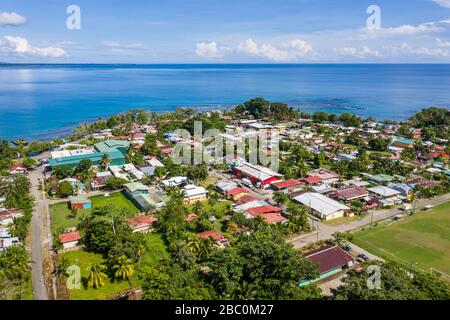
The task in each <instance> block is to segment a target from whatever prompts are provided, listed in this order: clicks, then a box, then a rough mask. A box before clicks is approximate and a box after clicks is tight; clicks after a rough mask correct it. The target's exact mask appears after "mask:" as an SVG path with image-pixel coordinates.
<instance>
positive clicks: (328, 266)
mask: <svg viewBox="0 0 450 320" xmlns="http://www.w3.org/2000/svg"><path fill="white" fill-rule="evenodd" d="M304 256H305V258H306V259H308V260H309V261H311V262H312V263H313V264H315V265H317V266H318V270H317V271H318V272H319V274H320V276H319V277H318V278H317V279H313V280H308V281H303V282H301V283H300V285H306V284H309V283H311V282H314V281H317V280H320V279H323V278H326V277H328V276H331V275H333V274H335V273H338V272H340V271H342V270H343V269H345V268H348V267H351V266H352V265H353V263H354V260H353V258H352V257H351V256H350V255H349V254H348V253H347V252H345V251H344V250H342V249H341V247H339V246H338V245H333V244H330V245H327V246H325V247H322V248H320V249H316V250H312V251H309V252H307V253H305V254H304Z"/></svg>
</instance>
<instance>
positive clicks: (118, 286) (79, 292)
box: [63, 250, 136, 300]
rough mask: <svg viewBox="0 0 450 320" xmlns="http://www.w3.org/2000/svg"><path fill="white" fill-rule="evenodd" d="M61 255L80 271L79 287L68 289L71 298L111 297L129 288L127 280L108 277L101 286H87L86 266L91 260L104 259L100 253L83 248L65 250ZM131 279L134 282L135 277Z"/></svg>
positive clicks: (100, 298)
mask: <svg viewBox="0 0 450 320" xmlns="http://www.w3.org/2000/svg"><path fill="white" fill-rule="evenodd" d="M63 255H64V256H65V257H66V258H68V259H69V261H70V263H71V264H73V265H77V266H78V267H80V271H81V288H80V289H73V290H70V291H69V292H70V298H71V299H73V300H96V299H98V300H103V299H108V298H113V297H114V296H117V295H118V294H119V293H121V292H123V291H126V290H127V289H128V288H130V285H129V283H128V282H127V281H110V280H109V279H107V280H106V281H105V285H104V286H103V287H100V288H98V289H94V288H90V287H87V284H86V281H87V280H86V278H87V276H88V271H87V268H88V267H89V265H90V264H91V263H93V262H98V263H102V262H103V261H104V259H103V257H102V256H101V255H100V254H96V253H92V252H86V251H84V250H78V251H71V252H66V253H63ZM131 281H132V283H133V284H134V283H135V282H136V279H132V280H131Z"/></svg>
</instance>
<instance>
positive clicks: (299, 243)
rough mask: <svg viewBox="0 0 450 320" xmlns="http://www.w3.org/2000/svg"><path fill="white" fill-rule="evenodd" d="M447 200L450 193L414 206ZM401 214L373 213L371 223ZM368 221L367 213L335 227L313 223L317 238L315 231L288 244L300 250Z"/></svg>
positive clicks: (396, 211)
mask: <svg viewBox="0 0 450 320" xmlns="http://www.w3.org/2000/svg"><path fill="white" fill-rule="evenodd" d="M448 200H450V193H447V194H445V195H443V196H440V197H436V198H432V199H422V200H418V201H417V204H416V208H417V210H419V209H421V208H423V207H425V206H427V205H434V204H438V203H441V202H446V201H448ZM401 212H402V211H400V210H399V209H398V208H394V209H388V210H380V211H374V214H373V222H376V221H381V220H385V219H388V218H390V217H393V216H395V215H397V214H399V213H401ZM370 220H371V214H370V213H369V214H368V215H366V216H365V217H363V218H362V219H359V220H355V221H351V222H348V223H343V224H340V225H337V226H331V225H327V224H324V223H322V222H319V221H314V227H315V228H316V230H318V232H319V236H317V231H315V232H312V233H308V234H305V235H301V236H298V237H294V238H292V239H290V240H289V242H290V243H292V244H293V245H294V247H295V248H301V247H304V246H306V245H307V244H309V243H311V242H315V241H317V240H327V239H331V238H332V234H333V233H335V232H346V231H352V230H355V229H358V228H361V227H363V226H366V225H368V224H370ZM355 247H356V246H355ZM359 249H360V250H363V249H361V248H359Z"/></svg>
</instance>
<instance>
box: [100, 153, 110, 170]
mask: <svg viewBox="0 0 450 320" xmlns="http://www.w3.org/2000/svg"><path fill="white" fill-rule="evenodd" d="M110 162H111V159H110V158H109V155H108V154H107V153H105V154H104V155H103V157H102V160H100V166H101V167H102V168H103V169H105V170H106V169H108V166H109V163H110Z"/></svg>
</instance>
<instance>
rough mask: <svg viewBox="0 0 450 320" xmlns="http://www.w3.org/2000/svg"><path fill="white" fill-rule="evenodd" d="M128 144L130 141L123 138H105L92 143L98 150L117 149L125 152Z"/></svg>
mask: <svg viewBox="0 0 450 320" xmlns="http://www.w3.org/2000/svg"><path fill="white" fill-rule="evenodd" d="M130 145H131V143H130V142H129V141H125V140H105V141H102V142H99V143H96V144H94V148H95V150H97V151H98V152H111V151H115V150H119V151H120V152H122V153H123V154H125V153H126V152H127V149H128V148H129V147H130Z"/></svg>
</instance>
